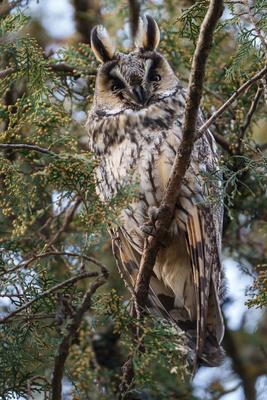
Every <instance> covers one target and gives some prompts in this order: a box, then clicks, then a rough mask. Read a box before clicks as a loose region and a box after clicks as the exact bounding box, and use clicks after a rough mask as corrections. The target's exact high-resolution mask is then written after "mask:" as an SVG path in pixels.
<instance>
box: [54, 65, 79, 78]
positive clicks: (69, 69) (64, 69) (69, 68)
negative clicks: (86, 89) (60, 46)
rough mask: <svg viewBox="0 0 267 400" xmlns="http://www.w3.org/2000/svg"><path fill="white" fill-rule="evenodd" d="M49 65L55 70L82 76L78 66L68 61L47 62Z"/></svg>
mask: <svg viewBox="0 0 267 400" xmlns="http://www.w3.org/2000/svg"><path fill="white" fill-rule="evenodd" d="M47 67H49V68H51V69H52V70H53V71H55V72H64V73H65V74H67V75H73V76H74V77H75V78H79V77H80V76H81V73H80V72H78V71H77V69H76V68H74V67H72V66H71V65H68V64H66V63H58V64H47Z"/></svg>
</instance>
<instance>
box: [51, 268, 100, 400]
mask: <svg viewBox="0 0 267 400" xmlns="http://www.w3.org/2000/svg"><path fill="white" fill-rule="evenodd" d="M106 280H107V275H105V276H104V275H101V276H99V277H98V278H97V279H96V280H95V282H93V283H92V284H91V286H90V287H89V289H88V290H87V292H86V293H85V296H84V298H83V301H82V303H81V305H80V307H79V308H78V309H77V311H76V313H75V315H74V317H73V318H72V320H71V322H70V324H69V326H68V327H67V328H66V329H67V333H66V335H65V336H64V337H63V339H62V342H61V343H60V346H59V349H58V354H57V356H56V358H55V365H54V371H53V378H52V400H61V391H62V378H63V374H64V366H65V362H66V360H67V357H68V354H69V350H70V347H71V344H72V340H73V337H74V336H75V334H76V332H77V330H78V329H79V326H80V324H81V322H82V319H83V316H84V314H85V312H86V311H88V309H89V308H90V306H91V298H92V295H93V294H94V293H95V292H96V290H97V289H98V288H99V287H100V286H102V285H103V284H104V283H105V282H106Z"/></svg>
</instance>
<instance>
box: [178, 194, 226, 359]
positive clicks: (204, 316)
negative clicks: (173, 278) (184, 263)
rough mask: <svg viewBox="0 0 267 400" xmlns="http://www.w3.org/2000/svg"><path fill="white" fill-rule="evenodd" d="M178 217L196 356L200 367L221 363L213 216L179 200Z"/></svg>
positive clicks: (206, 209)
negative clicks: (190, 291) (192, 308)
mask: <svg viewBox="0 0 267 400" xmlns="http://www.w3.org/2000/svg"><path fill="white" fill-rule="evenodd" d="M179 207H181V209H182V213H180V214H179V212H178V213H177V215H178V219H179V223H181V218H183V223H184V225H185V231H186V242H187V247H188V253H189V255H190V263H191V268H192V273H193V286H194V291H195V304H196V322H197V332H196V355H197V357H198V358H199V359H201V361H202V363H206V364H207V365H212V363H213V364H214V365H215V364H219V363H220V362H221V360H222V351H221V349H220V346H219V344H220V341H221V339H222V336H223V319H222V314H221V310H220V302H219V298H218V294H217V293H218V281H217V275H218V270H220V269H221V266H220V258H219V255H218V249H217V243H216V232H215V229H214V223H213V215H212V212H211V209H210V208H209V207H208V206H207V207H205V206H203V205H202V206H196V205H194V204H192V203H191V204H190V201H189V200H188V199H184V198H181V199H180V204H179Z"/></svg>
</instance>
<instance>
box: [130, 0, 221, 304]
mask: <svg viewBox="0 0 267 400" xmlns="http://www.w3.org/2000/svg"><path fill="white" fill-rule="evenodd" d="M222 12H223V1H221V0H211V2H210V4H209V8H208V11H207V14H206V16H205V18H204V21H203V23H202V25H201V28H200V34H199V38H198V42H197V46H196V50H195V54H194V57H193V62H192V69H191V74H190V79H189V90H188V95H187V99H186V106H185V114H184V120H183V126H182V135H183V139H182V142H181V145H180V147H179V151H178V153H177V155H176V158H175V161H174V165H173V169H172V174H171V176H170V179H169V183H168V186H167V189H166V191H165V194H164V197H163V200H162V203H161V205H160V208H159V213H158V217H157V221H156V234H155V236H150V237H149V238H148V239H147V241H146V243H145V246H144V252H143V256H142V260H141V265H140V269H139V273H138V276H137V280H136V286H135V291H136V298H137V303H138V304H139V306H140V307H144V306H145V303H146V300H147V296H148V289H149V281H150V276H151V273H152V270H153V267H154V264H155V261H156V256H157V253H158V251H159V248H160V245H161V243H162V242H163V238H164V235H165V232H166V230H167V229H168V228H169V226H170V223H171V220H172V217H173V213H174V208H175V205H176V202H177V199H178V196H179V192H180V189H181V185H182V179H183V177H184V175H185V173H186V170H187V168H188V166H189V162H190V157H191V153H192V149H193V145H194V141H195V138H196V123H197V117H198V111H199V105H200V100H201V96H202V91H203V82H204V76H205V66H206V61H207V58H208V54H209V52H210V49H211V45H212V37H213V32H214V30H215V27H216V24H217V21H218V19H219V18H220V16H221V14H222Z"/></svg>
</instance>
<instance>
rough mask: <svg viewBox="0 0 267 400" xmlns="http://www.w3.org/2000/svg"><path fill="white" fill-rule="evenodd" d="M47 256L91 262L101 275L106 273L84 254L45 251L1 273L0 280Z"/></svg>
mask: <svg viewBox="0 0 267 400" xmlns="http://www.w3.org/2000/svg"><path fill="white" fill-rule="evenodd" d="M49 256H67V257H78V258H83V259H84V260H86V261H88V262H91V263H93V264H95V265H96V266H97V267H99V268H100V270H101V272H102V273H103V274H104V273H107V268H106V267H105V266H104V264H102V263H101V262H99V261H98V260H96V259H95V258H93V257H89V256H86V255H84V254H78V253H72V252H70V251H47V252H45V253H40V254H36V255H34V256H33V257H31V258H29V259H28V260H26V261H23V262H22V263H20V264H18V265H16V266H15V267H14V268H11V269H9V270H7V271H5V272H2V273H1V274H0V278H2V277H3V276H4V275H6V274H10V273H13V272H15V271H17V270H18V269H19V268H27V267H28V266H29V265H30V264H31V263H33V262H34V261H36V260H37V259H39V258H45V257H49Z"/></svg>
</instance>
